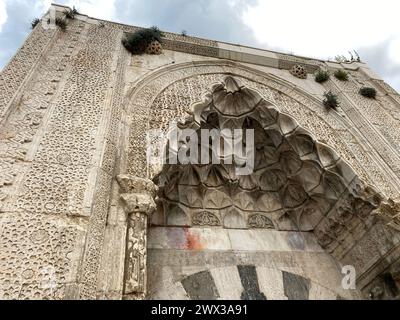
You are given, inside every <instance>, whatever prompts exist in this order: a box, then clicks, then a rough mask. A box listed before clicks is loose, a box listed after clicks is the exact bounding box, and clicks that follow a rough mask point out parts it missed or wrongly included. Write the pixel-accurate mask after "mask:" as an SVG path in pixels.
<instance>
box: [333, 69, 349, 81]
mask: <svg viewBox="0 0 400 320" xmlns="http://www.w3.org/2000/svg"><path fill="white" fill-rule="evenodd" d="M333 75H334V76H335V78H336V79H338V80H340V81H347V80H349V74H348V73H347V72H346V71H344V70H342V69H339V70H336V71H335V73H334V74H333Z"/></svg>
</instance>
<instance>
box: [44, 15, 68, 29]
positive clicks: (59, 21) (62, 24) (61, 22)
mask: <svg viewBox="0 0 400 320" xmlns="http://www.w3.org/2000/svg"><path fill="white" fill-rule="evenodd" d="M50 23H51V20H50V19H47V24H50ZM55 24H56V26H57V27H59V28H60V29H61V30H62V31H65V30H66V29H67V22H66V21H65V19H63V18H61V17H57V18H56V20H55Z"/></svg>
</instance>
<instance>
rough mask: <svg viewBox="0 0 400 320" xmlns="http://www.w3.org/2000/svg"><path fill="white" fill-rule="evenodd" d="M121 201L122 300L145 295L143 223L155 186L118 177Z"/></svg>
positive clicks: (123, 176) (152, 201) (136, 179)
mask: <svg viewBox="0 0 400 320" xmlns="http://www.w3.org/2000/svg"><path fill="white" fill-rule="evenodd" d="M117 180H118V182H119V184H120V186H121V189H122V194H121V200H122V202H123V205H124V210H125V213H126V214H127V232H126V252H125V271H124V273H125V274H124V299H143V298H144V297H145V295H146V259H147V221H148V216H149V215H151V214H152V213H153V211H154V210H155V208H156V204H155V202H154V198H155V196H156V191H157V187H156V186H155V185H154V183H153V182H152V181H150V180H147V179H142V178H137V177H132V176H128V175H120V176H118V177H117Z"/></svg>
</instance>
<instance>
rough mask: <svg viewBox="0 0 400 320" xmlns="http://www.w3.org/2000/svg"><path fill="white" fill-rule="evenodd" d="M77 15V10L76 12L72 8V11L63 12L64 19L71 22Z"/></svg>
mask: <svg viewBox="0 0 400 320" xmlns="http://www.w3.org/2000/svg"><path fill="white" fill-rule="evenodd" d="M77 14H79V12H78V10H76V8H75V7H73V8H72V10H71V9H68V10H65V12H64V15H65V17H66V18H67V19H71V20H72V19H75V15H77Z"/></svg>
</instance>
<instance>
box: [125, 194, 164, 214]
mask: <svg viewBox="0 0 400 320" xmlns="http://www.w3.org/2000/svg"><path fill="white" fill-rule="evenodd" d="M121 200H122V202H123V204H124V209H125V213H126V214H128V215H129V214H131V213H142V214H145V215H151V214H152V213H153V212H154V210H155V209H156V203H155V202H154V199H153V197H152V196H151V195H149V194H145V193H123V194H122V195H121Z"/></svg>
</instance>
